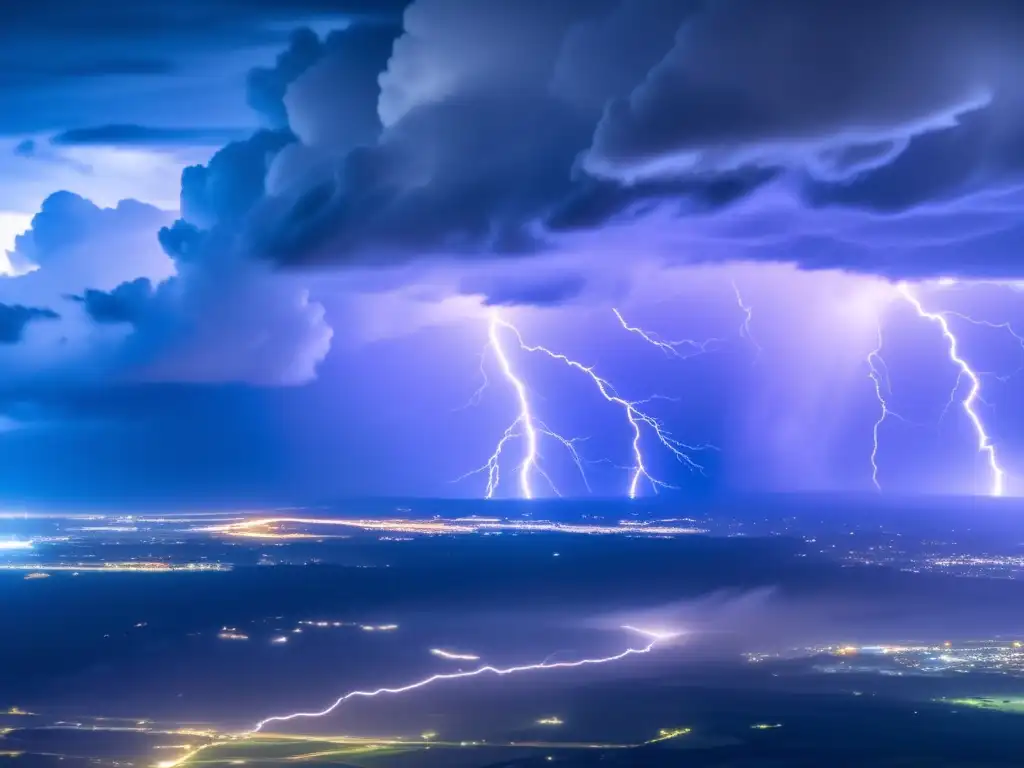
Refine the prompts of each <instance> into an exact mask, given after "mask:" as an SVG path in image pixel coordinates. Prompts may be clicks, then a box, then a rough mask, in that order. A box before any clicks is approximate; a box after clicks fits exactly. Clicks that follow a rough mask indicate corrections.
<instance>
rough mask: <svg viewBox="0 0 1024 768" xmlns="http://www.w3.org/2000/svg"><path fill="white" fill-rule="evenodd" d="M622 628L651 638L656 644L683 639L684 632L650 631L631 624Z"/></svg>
mask: <svg viewBox="0 0 1024 768" xmlns="http://www.w3.org/2000/svg"><path fill="white" fill-rule="evenodd" d="M622 628H623V629H625V630H627V631H629V632H636V633H637V634H638V635H643V636H644V637H649V638H651V639H652V640H654V642H656V643H658V642H667V641H669V640H675V639H676V638H677V637H682V635H683V633H682V632H674V631H672V630H667V629H648V628H645V627H634V626H633V625H631V624H623V625H622Z"/></svg>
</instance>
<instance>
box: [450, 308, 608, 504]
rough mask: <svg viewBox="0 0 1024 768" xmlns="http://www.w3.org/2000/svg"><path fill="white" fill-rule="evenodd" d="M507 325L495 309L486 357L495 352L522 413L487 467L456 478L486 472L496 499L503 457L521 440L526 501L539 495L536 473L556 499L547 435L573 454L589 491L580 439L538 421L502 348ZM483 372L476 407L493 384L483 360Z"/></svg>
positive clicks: (521, 473) (521, 484) (473, 400)
mask: <svg viewBox="0 0 1024 768" xmlns="http://www.w3.org/2000/svg"><path fill="white" fill-rule="evenodd" d="M505 325H507V324H506V323H505V321H504V320H502V319H501V316H500V315H499V313H498V310H497V309H492V310H491V313H490V321H489V323H488V326H487V346H486V347H485V348H484V353H486V352H487V350H491V351H493V352H494V356H495V358H496V359H497V361H498V367H499V368H500V369H501V373H502V375H503V376H504V378H505V380H506V381H507V382H508V383H509V384H510V385H511V387H512V389H513V391H514V392H515V393H516V402H517V404H518V413H517V414H516V418H515V419H514V420H513V421H512V423H511V424H509V425H508V427H507V428H506V429H505V431H504V433H502V436H501V439H500V440H498V444H497V445H496V446H495V448H494V452H493V453H492V454H491V455H490V457H489V458H488V459H487V461H486V462H485V463H484V464H483V466H481V467H478V468H477V469H474V470H472V471H470V472H467V473H466V474H464V475H462V476H461V477H459V478H456V482H458V481H459V480H463V479H465V478H467V477H469V476H471V475H476V474H479V473H482V472H486V473H487V488H486V491H485V493H484V496H485V498H488V499H491V498H494V494H495V493H496V492H497V490H498V486H499V484H500V482H501V455H502V453H503V452H504V450H505V446H506V445H507V444H508V443H509V442H510V441H512V440H515V439H517V438H520V437H521V438H523V440H524V442H525V444H526V448H525V451H524V456H523V459H522V461H521V462H520V463H519V465H518V467H517V471H518V473H519V493H520V495H521V496H522V497H523V498H524V499H532V498H534V495H535V494H534V489H533V480H532V477H533V473H534V472H536V473H537V474H539V475H540V476H541V477H543V478H544V479H545V481H546V482H547V484H548V486H549V487H550V488H551V490H552V491H553V492H554V493H555V495H561V494H560V493H559V492H558V488H557V487H556V486H555V484H554V482H552V480H551V478H550V477H549V476H548V474H547V473H546V472H545V471H544V468H543V467H542V466H541V465H540V463H539V458H540V452H539V447H538V443H539V437H540V435H544V436H546V437H549V438H551V439H553V440H554V441H555V442H557V443H559V444H560V445H561V446H562V447H563V448H565V449H566V451H568V452H569V456H570V457H571V458H572V461H573V463H574V464H575V465H576V468H577V469H578V470H579V473H580V476H581V477H582V478H583V484H584V485H585V486H586V487H587V490H588V491H589V490H590V483H589V481H588V480H587V475H586V472H585V471H584V469H583V459H582V458H581V457H580V455H579V452H578V451H577V449H576V444H577V443H578V442H580V438H567V437H563V436H562V435H560V434H558V433H557V432H554V431H553V430H551V429H549V428H548V427H547V426H546V425H545V424H543V423H541V422H540V421H538V420H537V419H536V418H535V417H534V415H533V409H532V408H531V406H530V396H529V392H528V391H527V388H526V384H525V383H524V382H523V380H522V379H521V378H520V377H519V376H518V375H517V374H516V372H515V369H514V368H513V366H512V361H511V360H510V359H509V356H508V353H507V352H506V351H505V347H504V346H503V344H502V340H501V333H500V330H501V328H502V327H503V326H505ZM481 372H482V375H483V383H482V384H481V385H480V387H479V388H478V389H477V390H476V392H475V393H474V394H473V397H472V398H471V399H470V404H476V403H478V402H479V401H480V398H481V396H482V394H483V391H484V390H485V389H486V388H487V387H488V384H489V381H488V378H487V372H486V370H485V369H484V367H483V358H482V357H481Z"/></svg>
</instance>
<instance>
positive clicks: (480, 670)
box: [244, 630, 665, 735]
mask: <svg viewBox="0 0 1024 768" xmlns="http://www.w3.org/2000/svg"><path fill="white" fill-rule="evenodd" d="M633 631H637V630H633ZM644 634H647V636H648V637H651V635H650V634H649V633H644ZM663 639H665V638H663V637H660V636H659V637H653V639H651V641H650V642H649V643H648V644H647V645H645V646H643V647H642V648H627V649H626V650H624V651H622V652H621V653H617V654H615V655H613V656H604V657H599V658H589V659H578V660H576V661H555V662H550V663H546V662H541V663H539V664H524V665H521V666H515V667H493V666H490V665H488V666H484V667H477V668H476V669H473V670H470V671H468V672H451V673H448V674H437V675H431V676H429V677H425V678H423V679H422V680H418V681H416V682H415V683H410V684H408V685H403V686H399V687H397V688H377V689H376V690H372V691H350V692H349V693H346V694H344V695H343V696H339V697H338V698H337V699H335V700H334V701H333V702H332V703H331V704H329V705H328V706H326V707H324V708H323V709H320V710H317V711H313V712H293V713H291V714H288V715H273V716H271V717H267V718H264V719H263V720H260V721H259V722H258V723H256V725H254V726H253V727H252V729H251V730H249V731H248V732H246V733H245V734H244V735H251V734H253V733H258V732H259V731H261V730H263V728H264V727H266V726H267V725H269V724H270V723H284V722H288V721H291V720H297V719H300V718H317V717H324V716H325V715H329V714H331V713H332V712H334V711H335V710H336V709H337V708H338V707H340V706H341V705H342V704H344V703H345V702H346V701H349V700H350V699H355V698H374V697H377V696H387V695H396V694H400V693H408V692H409V691H414V690H416V689H418V688H424V687H426V686H428V685H432V684H434V683H439V682H442V681H445V680H461V679H463V678H467V677H478V676H480V675H496V676H499V677H503V676H506V675H514V674H519V673H521V672H534V671H539V670H549V669H575V668H577V667H586V666H593V665H597V664H611V663H613V662H616V661H621V660H622V659H625V658H628V657H630V656H636V655H640V654H645V653H650V652H651V651H652V650H653V649H654V647H655V646H656V645H657V644H658V643H659V642H661V641H662V640H663Z"/></svg>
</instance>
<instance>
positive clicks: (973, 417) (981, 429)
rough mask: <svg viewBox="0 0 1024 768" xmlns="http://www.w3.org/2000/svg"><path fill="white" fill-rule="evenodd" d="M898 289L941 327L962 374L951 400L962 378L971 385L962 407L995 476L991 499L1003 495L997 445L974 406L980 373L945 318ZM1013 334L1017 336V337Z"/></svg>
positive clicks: (922, 314)
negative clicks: (961, 352) (966, 354)
mask: <svg viewBox="0 0 1024 768" xmlns="http://www.w3.org/2000/svg"><path fill="white" fill-rule="evenodd" d="M896 289H897V291H899V294H900V296H901V297H902V298H903V299H905V300H906V301H907V303H909V304H910V305H911V306H912V307H913V308H914V311H915V312H917V314H918V316H919V317H921V318H922V319H924V320H928V321H930V322H932V323H935V324H936V325H937V326H938V327H939V330H940V331H941V332H942V336H943V338H945V340H946V344H947V346H948V350H949V359H950V361H951V362H952V363H953V364H954V365H955V366H956V367H957V368H958V369H959V375H958V376H957V381H956V384H954V386H953V391H952V392H951V393H950V398H951V399H953V398H955V396H956V394H955V393H956V391H957V389H958V388H959V386H960V385H961V383H962V381H963V379H967V380H968V381H969V382H970V388H969V389H968V392H967V396H966V397H965V398H964V399H963V400H961V402H960V404H961V406H962V407H963V410H964V413H965V414H966V415H967V418H968V420H969V421H970V422H971V425H972V426H973V427H974V433H975V435H976V438H977V445H978V451H979V452H980V453H983V454H985V457H986V460H987V461H988V465H989V469H990V470H991V473H992V485H991V487H990V490H989V493H990V494H991V495H992V496H1002V495H1003V486H1004V480H1005V474H1006V473H1005V471H1004V470H1003V468H1002V467H1001V466H1000V465H999V458H998V456H997V455H996V449H995V446H994V445H993V444H992V439H991V438H990V437H989V435H988V432H987V431H986V429H985V424H984V422H982V420H981V417H980V416H979V415H978V412H977V411H976V410H975V405H976V404H977V402H978V401H979V400H980V399H981V378H980V377H979V375H978V374H977V372H975V371H974V369H973V368H971V366H970V365H969V364H968V363H967V361H966V360H964V359H963V358H962V357H961V356H960V349H959V347H960V345H959V342H958V341H957V338H956V336H955V335H954V334H953V331H952V329H951V328H950V326H949V322H948V321H947V319H946V315H945V314H942V313H939V312H931V311H929V310H927V309H925V308H924V305H923V304H922V303H921V301H920V300H919V299H918V298H917V296H915V295H914V293H913V292H912V291H911V289H910V286H909V285H907V284H906V283H899V284H898V285H897V286H896ZM1014 335H1015V336H1016V334H1014Z"/></svg>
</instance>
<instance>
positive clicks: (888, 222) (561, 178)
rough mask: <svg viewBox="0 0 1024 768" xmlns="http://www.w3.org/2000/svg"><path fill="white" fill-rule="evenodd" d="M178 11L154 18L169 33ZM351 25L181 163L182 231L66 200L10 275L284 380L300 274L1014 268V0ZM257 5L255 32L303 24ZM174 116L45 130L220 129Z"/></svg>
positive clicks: (88, 317)
mask: <svg viewBox="0 0 1024 768" xmlns="http://www.w3.org/2000/svg"><path fill="white" fill-rule="evenodd" d="M228 5H230V3H229V4H228ZM162 7H163V6H162V5H160V4H156V5H155V6H153V7H152V8H149V9H148V10H147V11H146V12H145V13H142V14H141V15H140V17H139V18H138V19H137V20H136V22H137V23H138V24H139V25H142V26H145V25H146V24H159V23H164V22H167V20H166V19H165V18H164V16H162V15H161V13H163V12H162V11H160V9H161V8H162ZM403 8H404V14H400V13H399V12H400V11H402V9H403ZM338 9H339V10H340V11H341V12H353V13H355V12H358V11H367V12H369V11H370V10H375V11H378V12H376V13H369V14H368V15H366V16H364V17H361V18H360V19H359V20H358V21H357V22H352V21H351V18H350V19H349V22H350V23H347V24H346V25H344V26H345V28H344V29H343V30H341V31H338V32H334V33H331V34H329V35H325V36H321V35H318V34H315V33H314V32H312V31H310V30H304V31H299V32H297V33H294V34H292V35H291V36H290V37H288V38H287V44H286V47H284V48H283V50H282V52H281V53H280V55H279V56H278V57H277V59H276V60H275V61H274V62H273V63H272V64H271V65H270V66H261V67H257V68H255V69H252V71H251V73H250V75H249V77H248V79H247V81H246V83H245V86H246V89H247V99H248V102H249V105H250V106H251V107H252V108H253V109H254V111H255V112H256V113H257V115H256V117H258V118H259V119H261V120H262V121H263V123H264V124H265V126H266V127H265V128H264V129H263V130H256V131H254V132H252V133H251V135H249V136H248V138H244V139H240V140H236V141H231V142H229V143H228V144H226V145H225V146H223V147H222V148H221V149H220V150H219V151H217V152H216V153H215V154H214V155H213V156H212V157H211V158H210V159H209V161H208V162H205V163H202V164H197V165H194V166H191V167H189V168H187V169H186V170H185V171H184V173H183V174H182V179H181V196H180V212H179V214H178V216H177V217H176V218H175V217H174V216H173V215H172V214H168V213H166V212H163V211H159V210H157V209H155V208H151V207H148V206H144V205H142V204H140V203H137V202H133V201H125V202H123V203H121V204H120V205H118V206H117V207H116V208H111V209H101V208H98V207H97V206H95V205H93V204H92V203H90V202H89V201H88V200H85V199H83V198H81V197H77V196H75V195H70V194H68V193H58V194H56V195H54V196H52V197H51V198H50V199H48V200H47V201H46V203H45V204H44V205H43V208H42V210H41V211H40V213H39V214H38V215H37V216H36V218H35V220H34V221H33V226H32V229H31V230H30V231H29V232H28V233H26V234H25V235H23V236H22V237H20V238H19V239H18V242H17V245H16V247H15V249H14V251H13V252H12V262H13V263H15V264H16V265H17V266H18V267H19V268H20V269H23V270H24V269H28V268H31V267H38V270H37V272H36V273H33V274H30V275H25V276H23V277H22V278H19V281H21V280H23V281H25V282H23V283H20V284H19V286H20V287H21V288H27V289H31V290H28V291H27V292H26V294H25V295H26V296H27V297H29V298H30V299H31V302H32V305H33V306H36V305H38V306H40V307H51V306H52V307H56V306H59V305H58V304H54V303H53V302H54V301H64V302H70V303H71V304H72V305H74V308H73V310H69V311H68V312H67V313H65V312H61V311H59V310H54V311H58V312H59V314H61V315H62V317H61V319H60V322H61V324H64V323H65V322H67V321H68V318H69V317H70V318H77V320H76V322H78V321H82V322H84V323H85V325H84V330H82V331H81V333H82V334H85V335H88V334H87V332H88V333H92V332H96V333H99V334H100V335H101V337H102V338H103V340H104V344H105V345H109V344H110V343H111V342H110V339H111V338H116V339H117V340H118V344H119V345H120V346H118V349H119V350H120V352H119V353H117V354H115V355H112V356H111V358H110V359H112V360H116V363H117V365H118V366H120V367H119V368H118V370H119V371H122V372H130V373H131V375H136V376H140V377H143V378H152V379H161V380H171V381H225V382H226V381H241V382H247V383H256V384H295V383H301V382H304V381H308V380H310V379H311V378H313V377H314V376H315V372H316V367H317V365H318V363H319V362H320V361H321V360H322V359H323V357H324V356H325V355H326V353H327V350H328V349H329V345H330V339H331V334H332V330H331V328H330V326H329V324H328V322H327V320H326V318H325V312H324V309H323V307H322V306H321V304H320V303H319V302H318V301H317V300H316V298H315V294H316V291H317V288H318V285H320V283H319V282H318V280H319V277H318V276H316V275H313V274H310V273H309V272H306V271H303V270H302V269H297V268H308V267H315V268H318V269H323V270H330V269H352V268H355V269H359V270H365V269H366V268H378V267H383V268H391V267H394V266H395V265H407V264H408V263H410V262H414V261H415V262H423V263H425V264H427V265H428V267H429V268H431V269H433V268H435V267H436V266H437V265H438V264H442V265H446V267H445V268H447V269H449V270H451V271H452V273H454V275H455V276H454V277H451V278H450V279H449V280H448V281H447V285H449V286H453V289H454V290H455V291H456V292H457V293H463V294H472V295H478V296H480V297H481V299H482V300H483V301H484V302H485V303H490V304H502V305H504V304H519V303H527V304H541V305H551V304H558V303H563V302H567V301H573V300H578V299H579V297H580V296H581V295H583V294H584V293H585V292H586V290H587V286H588V281H589V280H590V279H591V277H592V276H593V274H595V273H596V272H598V271H600V270H603V269H605V268H606V266H607V265H608V264H609V263H610V261H609V260H613V259H614V260H617V261H616V263H617V264H621V263H622V262H623V261H624V260H628V259H634V258H650V257H653V258H656V259H668V260H673V261H678V260H684V261H730V260H737V261H742V260H767V261H789V262H794V263H796V264H798V265H800V266H803V267H811V268H840V269H847V270H853V271H864V272H873V273H878V274H883V275H886V276H893V277H899V276H906V275H910V276H936V275H951V274H952V275H966V276H971V275H973V276H986V277H999V276H1012V275H1019V274H1020V270H1021V266H1020V264H1021V262H1020V260H1019V259H1017V258H1016V253H1017V246H1018V243H1019V242H1020V238H1021V236H1022V235H1024V229H1022V228H1024V225H1022V224H1021V223H1020V222H1019V217H1018V216H1017V215H1016V211H1017V210H1018V209H1019V203H1020V202H1021V197H1022V195H1024V140H1022V139H1021V138H1020V137H1021V136H1024V88H1022V87H1021V86H1020V85H1019V83H1018V82H1017V81H1016V79H1015V78H1014V77H1013V76H1012V73H1013V72H1014V71H1016V68H1018V67H1019V65H1020V64H1022V63H1024V62H1022V58H1024V54H1022V53H1021V49H1020V47H1019V46H1017V45H1016V44H1015V41H1018V40H1019V39H1024V34H1022V33H1024V11H1021V9H1020V6H1019V4H1017V3H1015V2H1013V1H1012V0H979V2H977V3H973V4H970V5H967V4H963V3H958V2H954V1H953V0H937V1H936V2H925V0H907V1H906V2H904V3H895V4H894V3H887V2H884V0H868V2H853V0H840V1H839V2H834V3H827V4H826V3H819V2H816V1H815V0H782V1H781V2H779V3H776V4H774V5H773V6H772V8H771V9H770V10H769V9H767V8H766V7H765V4H764V3H761V2H758V0H725V2H719V3H706V2H700V1H699V0H694V1H693V2H673V1H671V0H596V1H593V0H566V2H559V3H551V2H546V1H545V0H493V1H492V2H487V3H475V2H469V0H415V1H414V2H412V3H411V4H409V5H408V7H405V4H404V3H396V4H389V5H388V6H387V7H386V8H385V7H382V6H379V5H374V6H373V8H372V9H371V7H370V6H368V5H365V4H362V5H361V4H360V3H342V4H341V5H339V6H338ZM234 10H235V9H233V8H228V7H227V6H222V4H221V3H214V5H213V6H212V7H211V10H210V13H211V14H212V15H213V17H214V18H215V19H220V18H222V16H221V15H222V14H223V18H227V17H228V16H229V15H230V14H231V13H233V12H234ZM264 10H265V11H266V13H265V14H264V15H262V16H260V17H259V19H258V20H254V21H253V26H252V27H251V28H250V29H249V30H248V33H247V34H252V35H255V36H256V37H258V35H257V34H256V28H257V27H259V28H260V29H265V25H266V24H267V23H269V20H272V19H274V18H277V15H278V14H280V13H283V12H284V11H283V10H282V9H281V8H278V7H277V6H276V5H275V4H274V3H269V4H267V6H266V8H265V9H264ZM399 21H400V23H399ZM167 23H171V26H172V27H174V30H177V32H176V34H182V35H184V34H185V32H184V30H182V29H179V28H178V27H176V26H174V23H172V22H167ZM261 25H264V26H261ZM214 26H216V24H215V25H214ZM204 34H205V33H204ZM253 39H255V38H253ZM780 52H784V53H785V55H781V53H780ZM122 53H123V56H122V58H121V59H119V61H122V62H128V61H135V62H136V63H140V62H144V61H145V62H152V61H154V60H155V59H156V58H159V57H158V56H156V53H157V52H154V57H155V58H154V57H149V58H147V57H134V55H129V54H130V53H131V52H130V51H129V52H122ZM96 60H97V61H99V60H101V59H96ZM111 61H113V59H111ZM64 64H66V65H67V66H68V67H70V66H72V64H73V62H71V61H70V60H69V62H64ZM147 67H148V68H149V69H151V70H152V71H154V72H155V71H157V70H158V69H159V67H150V66H149V64H147V65H146V66H145V67H141V69H147ZM158 124H159V125H160V126H162V127H159V128H151V127H145V126H146V125H148V123H147V124H143V123H140V122H119V121H118V122H114V121H110V120H106V121H104V120H91V121H87V122H82V121H79V122H78V123H77V124H75V125H66V126H64V128H63V129H62V130H61V131H60V132H58V133H57V134H56V135H54V136H52V137H51V138H52V141H53V143H54V144H58V145H67V144H81V143H86V144H90V143H100V144H105V143H107V142H111V143H113V144H115V145H125V144H128V145H131V144H152V143H158V144H159V143H168V142H169V143H170V144H181V143H183V142H184V143H188V142H190V141H191V142H195V141H205V140H207V139H209V138H210V133H209V131H208V129H204V128H203V127H202V126H197V125H179V124H175V123H166V124H165V123H163V122H160V123H158ZM83 125H85V126H92V127H82V126H83ZM228 130H234V129H233V128H231V127H230V126H229V127H228ZM204 137H206V138H204ZM30 142H35V143H27V144H23V150H24V151H23V154H26V153H27V154H33V153H34V152H35V151H36V150H37V149H38V146H39V143H38V141H35V140H30ZM143 238H145V245H143ZM126 254H131V255H132V257H131V258H130V259H129V258H126V257H125V255H126ZM552 255H553V256H554V257H556V258H553V259H552V260H551V261H549V262H545V263H546V264H547V265H548V266H551V267H552V268H550V269H547V268H545V269H539V268H537V266H536V264H537V262H536V259H547V258H549V256H552ZM527 257H530V258H532V259H534V261H532V262H531V261H527V260H526V259H527ZM467 264H471V266H472V270H468V269H465V268H466V266H467ZM518 264H524V265H526V267H525V269H523V271H522V272H521V273H517V272H516V271H515V269H516V268H515V266H514V265H518ZM487 265H498V266H497V267H495V270H493V271H490V272H488V269H487ZM556 266H557V268H555V267H556ZM616 269H618V267H617V268H616ZM381 272H382V271H380V272H379V273H378V274H380V273H381ZM527 273H530V274H529V275H527ZM58 274H59V278H58V277H57V275H58ZM395 274H396V275H399V276H398V277H396V278H395V279H405V278H403V277H402V276H401V275H408V274H409V273H408V272H401V274H400V272H399V271H396V272H395ZM374 281H375V284H377V285H379V284H381V283H386V282H387V279H386V278H376V277H375V278H374ZM33 286H34V287H33ZM616 290H617V289H616ZM311 296H312V297H311ZM55 297H57V298H56V299H55ZM68 297H74V298H73V299H69V298H68ZM25 302H26V303H28V299H26V300H25ZM65 314H67V315H68V317H64V315H65Z"/></svg>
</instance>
